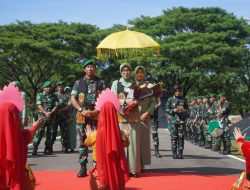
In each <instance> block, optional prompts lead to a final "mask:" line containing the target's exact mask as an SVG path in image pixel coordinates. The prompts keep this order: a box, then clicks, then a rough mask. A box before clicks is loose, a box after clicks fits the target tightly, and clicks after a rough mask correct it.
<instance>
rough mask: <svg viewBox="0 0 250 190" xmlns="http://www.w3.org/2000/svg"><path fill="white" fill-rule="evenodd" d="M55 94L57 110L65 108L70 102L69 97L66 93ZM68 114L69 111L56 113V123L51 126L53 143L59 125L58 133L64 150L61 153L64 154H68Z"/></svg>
mask: <svg viewBox="0 0 250 190" xmlns="http://www.w3.org/2000/svg"><path fill="white" fill-rule="evenodd" d="M55 94H56V96H57V98H58V100H59V105H58V109H62V108H65V107H66V106H67V105H68V103H69V101H70V95H67V94H66V93H60V92H56V93H55ZM68 114H69V111H64V112H60V113H58V112H57V113H56V122H55V125H54V126H53V142H55V140H56V136H57V128H58V125H59V127H60V132H61V143H62V145H63V149H64V150H63V151H65V152H66V153H67V152H68V148H69V125H68V122H69V118H68V116H69V115H68Z"/></svg>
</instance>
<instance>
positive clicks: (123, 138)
mask: <svg viewBox="0 0 250 190" xmlns="http://www.w3.org/2000/svg"><path fill="white" fill-rule="evenodd" d="M129 133H130V129H129V128H128V127H126V128H125V130H124V132H123V131H121V130H120V128H119V123H118V118H117V111H116V109H115V107H114V105H113V104H112V103H111V102H106V103H105V104H104V105H103V106H102V108H101V110H100V114H99V117H98V127H97V130H96V131H91V128H90V126H87V129H86V135H87V138H86V140H85V142H84V144H85V145H86V146H93V160H94V161H96V167H95V168H93V169H92V170H91V172H90V174H91V177H90V184H91V189H92V190H97V189H98V190H100V189H102V190H118V189H119V190H125V183H126V182H127V181H128V180H129V170H128V166H127V161H126V157H125V152H124V146H128V145H129V140H128V135H129Z"/></svg>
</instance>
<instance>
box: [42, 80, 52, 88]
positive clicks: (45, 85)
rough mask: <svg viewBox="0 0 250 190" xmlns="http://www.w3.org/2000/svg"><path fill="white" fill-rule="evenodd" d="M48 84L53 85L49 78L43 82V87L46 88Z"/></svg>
mask: <svg viewBox="0 0 250 190" xmlns="http://www.w3.org/2000/svg"><path fill="white" fill-rule="evenodd" d="M48 86H51V81H50V80H47V81H46V82H44V83H43V88H46V87H48Z"/></svg>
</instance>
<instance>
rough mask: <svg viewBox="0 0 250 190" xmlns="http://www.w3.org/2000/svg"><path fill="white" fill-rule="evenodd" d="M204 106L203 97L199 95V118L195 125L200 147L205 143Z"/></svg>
mask: <svg viewBox="0 0 250 190" xmlns="http://www.w3.org/2000/svg"><path fill="white" fill-rule="evenodd" d="M202 107H203V97H202V96H199V97H198V98H197V112H196V114H197V119H196V121H195V127H196V131H197V143H198V146H200V147H202V146H204V145H205V137H204V128H203V116H202Z"/></svg>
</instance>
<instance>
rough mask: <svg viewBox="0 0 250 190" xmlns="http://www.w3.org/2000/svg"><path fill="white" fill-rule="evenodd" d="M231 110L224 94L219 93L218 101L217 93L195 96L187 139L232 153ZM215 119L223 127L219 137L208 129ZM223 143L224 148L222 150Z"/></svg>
mask: <svg viewBox="0 0 250 190" xmlns="http://www.w3.org/2000/svg"><path fill="white" fill-rule="evenodd" d="M230 112H231V105H230V102H228V101H227V99H226V96H225V95H224V94H220V95H219V99H218V101H216V95H215V94H212V95H210V96H204V97H198V98H194V99H193V100H192V101H191V108H190V117H189V119H188V120H187V128H186V129H187V130H186V131H187V139H189V140H191V141H192V143H193V144H197V145H198V146H201V147H205V148H207V149H211V150H213V151H217V152H220V153H222V154H231V150H230V148H231V139H230V129H229V124H230V121H229V119H228V116H229V114H230ZM215 120H217V121H218V122H219V123H220V124H221V127H222V128H223V132H222V134H221V135H220V136H218V137H213V136H212V135H211V134H210V133H209V131H208V127H209V123H210V122H211V121H215ZM221 144H222V145H223V150H221ZM212 145H214V146H212Z"/></svg>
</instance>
